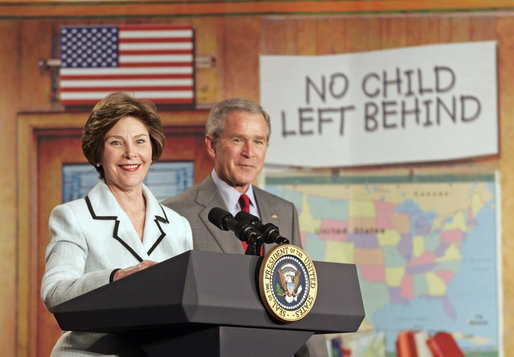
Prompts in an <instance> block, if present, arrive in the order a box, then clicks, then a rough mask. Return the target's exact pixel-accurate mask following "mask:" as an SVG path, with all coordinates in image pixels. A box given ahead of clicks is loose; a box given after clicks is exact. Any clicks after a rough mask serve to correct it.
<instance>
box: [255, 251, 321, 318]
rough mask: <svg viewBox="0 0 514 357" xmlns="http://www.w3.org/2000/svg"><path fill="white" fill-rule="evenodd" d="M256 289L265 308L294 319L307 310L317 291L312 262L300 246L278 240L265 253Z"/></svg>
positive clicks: (307, 311) (276, 314) (302, 315)
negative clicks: (280, 242) (278, 243)
mask: <svg viewBox="0 0 514 357" xmlns="http://www.w3.org/2000/svg"><path fill="white" fill-rule="evenodd" d="M259 290H260V294H261V299H262V301H263V303H264V306H265V307H266V309H267V310H268V312H269V313H270V314H271V315H272V316H273V317H275V318H276V319H278V320H280V321H282V322H292V321H298V320H300V319H302V318H304V317H305V316H306V315H307V314H308V313H309V311H311V309H312V307H313V306H314V302H315V300H316V293H317V291H318V277H317V275H316V269H315V267H314V263H313V262H312V260H311V259H310V258H309V256H308V255H307V253H305V251H304V250H303V249H301V248H298V247H297V246H294V245H291V244H280V245H277V246H276V247H275V248H273V249H272V250H271V251H269V252H268V254H266V256H265V257H264V259H263V261H262V265H261V268H260V270H259Z"/></svg>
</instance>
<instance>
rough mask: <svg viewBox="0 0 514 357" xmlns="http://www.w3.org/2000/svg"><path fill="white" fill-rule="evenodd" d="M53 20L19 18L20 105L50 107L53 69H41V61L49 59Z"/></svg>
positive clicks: (53, 32) (30, 108)
mask: <svg viewBox="0 0 514 357" xmlns="http://www.w3.org/2000/svg"><path fill="white" fill-rule="evenodd" d="M54 29H55V26H54V22H53V21H30V20H24V21H20V33H21V35H20V39H21V41H20V47H21V48H20V61H19V63H18V66H19V67H18V71H19V75H20V93H21V95H20V108H24V110H34V109H39V110H42V109H46V110H48V109H50V108H51V88H52V71H50V70H47V71H42V70H41V69H40V68H39V65H38V63H39V61H40V60H47V59H50V58H52V46H53V44H54V38H53V37H54V34H55V31H54Z"/></svg>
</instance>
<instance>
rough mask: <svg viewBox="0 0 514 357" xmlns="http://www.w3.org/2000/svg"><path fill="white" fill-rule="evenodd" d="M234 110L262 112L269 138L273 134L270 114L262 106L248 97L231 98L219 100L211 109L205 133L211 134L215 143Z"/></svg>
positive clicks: (252, 112)
mask: <svg viewBox="0 0 514 357" xmlns="http://www.w3.org/2000/svg"><path fill="white" fill-rule="evenodd" d="M232 112H246V113H251V114H261V115H262V116H263V117H264V120H265V121H266V126H267V128H268V135H267V140H268V141H269V136H270V134H271V124H270V117H269V114H268V113H266V112H265V111H264V109H262V107H261V106H260V105H259V104H257V103H255V102H252V101H251V100H249V99H246V98H230V99H226V100H224V101H222V102H219V103H218V104H216V105H215V106H214V108H212V109H211V111H210V113H209V116H208V117H207V122H206V123H205V135H210V136H211V137H212V138H213V141H214V143H217V142H218V140H219V138H220V136H221V133H222V132H223V130H224V128H225V119H227V116H228V114H230V113H232Z"/></svg>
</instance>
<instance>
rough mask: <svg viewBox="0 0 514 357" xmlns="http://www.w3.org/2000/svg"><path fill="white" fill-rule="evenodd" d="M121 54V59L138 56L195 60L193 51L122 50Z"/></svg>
mask: <svg viewBox="0 0 514 357" xmlns="http://www.w3.org/2000/svg"><path fill="white" fill-rule="evenodd" d="M119 54H120V56H121V57H123V56H136V55H148V54H152V55H161V56H162V55H189V56H188V57H189V58H193V51H192V50H172V49H170V50H166V49H158V50H153V49H151V50H150V49H146V48H142V49H139V50H121V49H120V51H119Z"/></svg>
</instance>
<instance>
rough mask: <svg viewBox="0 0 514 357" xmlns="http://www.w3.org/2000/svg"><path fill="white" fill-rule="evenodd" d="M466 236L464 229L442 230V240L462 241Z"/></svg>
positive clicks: (448, 241) (447, 241)
mask: <svg viewBox="0 0 514 357" xmlns="http://www.w3.org/2000/svg"><path fill="white" fill-rule="evenodd" d="M463 238H464V236H463V233H462V230H460V229H450V230H447V231H442V232H441V242H443V243H446V244H450V243H454V242H460V241H462V240H463Z"/></svg>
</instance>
